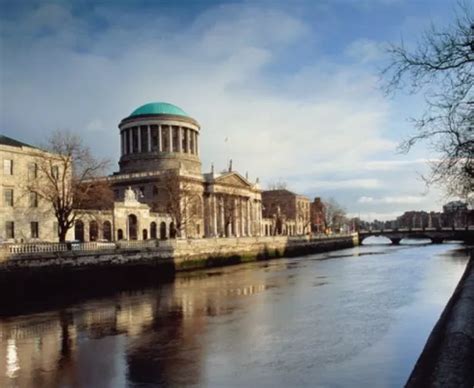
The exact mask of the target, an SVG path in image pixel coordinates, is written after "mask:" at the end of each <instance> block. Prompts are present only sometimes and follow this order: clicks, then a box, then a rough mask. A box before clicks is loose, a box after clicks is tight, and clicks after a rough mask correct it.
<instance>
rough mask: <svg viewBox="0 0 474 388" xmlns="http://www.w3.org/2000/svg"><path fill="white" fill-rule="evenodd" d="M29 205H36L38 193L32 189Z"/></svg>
mask: <svg viewBox="0 0 474 388" xmlns="http://www.w3.org/2000/svg"><path fill="white" fill-rule="evenodd" d="M30 207H38V193H35V192H34V191H32V192H31V193H30Z"/></svg>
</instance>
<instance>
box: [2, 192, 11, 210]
mask: <svg viewBox="0 0 474 388" xmlns="http://www.w3.org/2000/svg"><path fill="white" fill-rule="evenodd" d="M3 202H4V204H5V206H13V189H4V190H3Z"/></svg>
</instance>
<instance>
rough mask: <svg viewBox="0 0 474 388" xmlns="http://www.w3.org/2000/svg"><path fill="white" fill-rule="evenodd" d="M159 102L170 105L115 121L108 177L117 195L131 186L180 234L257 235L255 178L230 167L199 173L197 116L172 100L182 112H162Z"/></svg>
mask: <svg viewBox="0 0 474 388" xmlns="http://www.w3.org/2000/svg"><path fill="white" fill-rule="evenodd" d="M162 105H165V108H166V107H169V106H170V104H163V103H156V104H153V103H152V104H147V105H144V106H143V107H140V108H138V109H137V110H136V111H135V112H134V113H132V114H131V115H130V116H129V117H127V118H125V119H123V120H122V121H121V122H120V124H119V130H120V136H121V158H120V162H119V166H120V169H119V171H118V172H116V173H114V174H113V175H111V176H110V177H108V178H107V179H108V181H109V182H110V184H111V186H112V187H113V190H114V193H115V197H116V200H117V201H122V200H123V198H124V194H125V192H126V190H127V189H128V188H129V187H130V188H131V189H132V190H134V191H135V193H136V196H137V200H138V201H139V202H140V203H142V204H144V205H147V206H148V207H149V209H150V211H151V212H158V213H163V214H164V213H167V214H168V215H169V217H170V219H171V220H172V221H171V222H173V225H174V227H176V228H177V229H178V230H177V231H176V234H177V235H178V236H181V237H186V238H202V237H230V236H236V237H239V236H260V235H261V232H262V227H261V221H262V205H261V190H260V188H259V186H258V183H256V182H255V183H253V182H250V181H248V180H247V179H246V178H244V177H243V176H242V175H240V174H239V173H238V172H236V171H232V168H231V167H229V169H228V171H226V172H224V173H215V172H214V171H213V169H212V171H211V172H209V173H204V174H203V173H202V172H201V162H200V159H199V134H200V130H201V129H200V126H199V124H198V122H197V121H196V120H194V119H193V118H191V117H189V116H187V115H183V114H184V112H182V111H181V110H180V109H179V108H177V107H174V106H172V107H173V109H174V110H177V111H181V112H182V113H183V114H169V113H166V112H163V110H162V109H161V108H162ZM150 106H151V108H150ZM143 108H145V110H144V109H143ZM146 109H149V110H148V111H147V110H146ZM136 112H137V113H136ZM173 186H177V187H179V190H175V189H174V188H173ZM149 235H150V234H149ZM142 237H143V236H137V238H138V239H141V238H142Z"/></svg>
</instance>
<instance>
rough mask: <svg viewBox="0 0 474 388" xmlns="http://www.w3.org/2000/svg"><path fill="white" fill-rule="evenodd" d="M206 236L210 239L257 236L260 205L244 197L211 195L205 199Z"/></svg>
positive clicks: (259, 221)
mask: <svg viewBox="0 0 474 388" xmlns="http://www.w3.org/2000/svg"><path fill="white" fill-rule="evenodd" d="M207 213H208V214H207V223H206V224H207V229H208V230H207V234H208V235H209V236H210V237H225V236H227V237H230V236H235V237H240V236H259V235H260V234H261V229H260V224H261V221H262V220H261V218H262V203H261V201H260V200H254V199H252V198H249V197H245V196H238V195H228V194H211V195H210V196H209V197H208V198H207Z"/></svg>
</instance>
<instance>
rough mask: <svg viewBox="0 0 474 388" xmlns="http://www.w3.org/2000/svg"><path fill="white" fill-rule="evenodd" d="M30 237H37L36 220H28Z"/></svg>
mask: <svg viewBox="0 0 474 388" xmlns="http://www.w3.org/2000/svg"><path fill="white" fill-rule="evenodd" d="M30 230H31V238H38V237H39V223H38V221H31V222H30Z"/></svg>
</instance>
